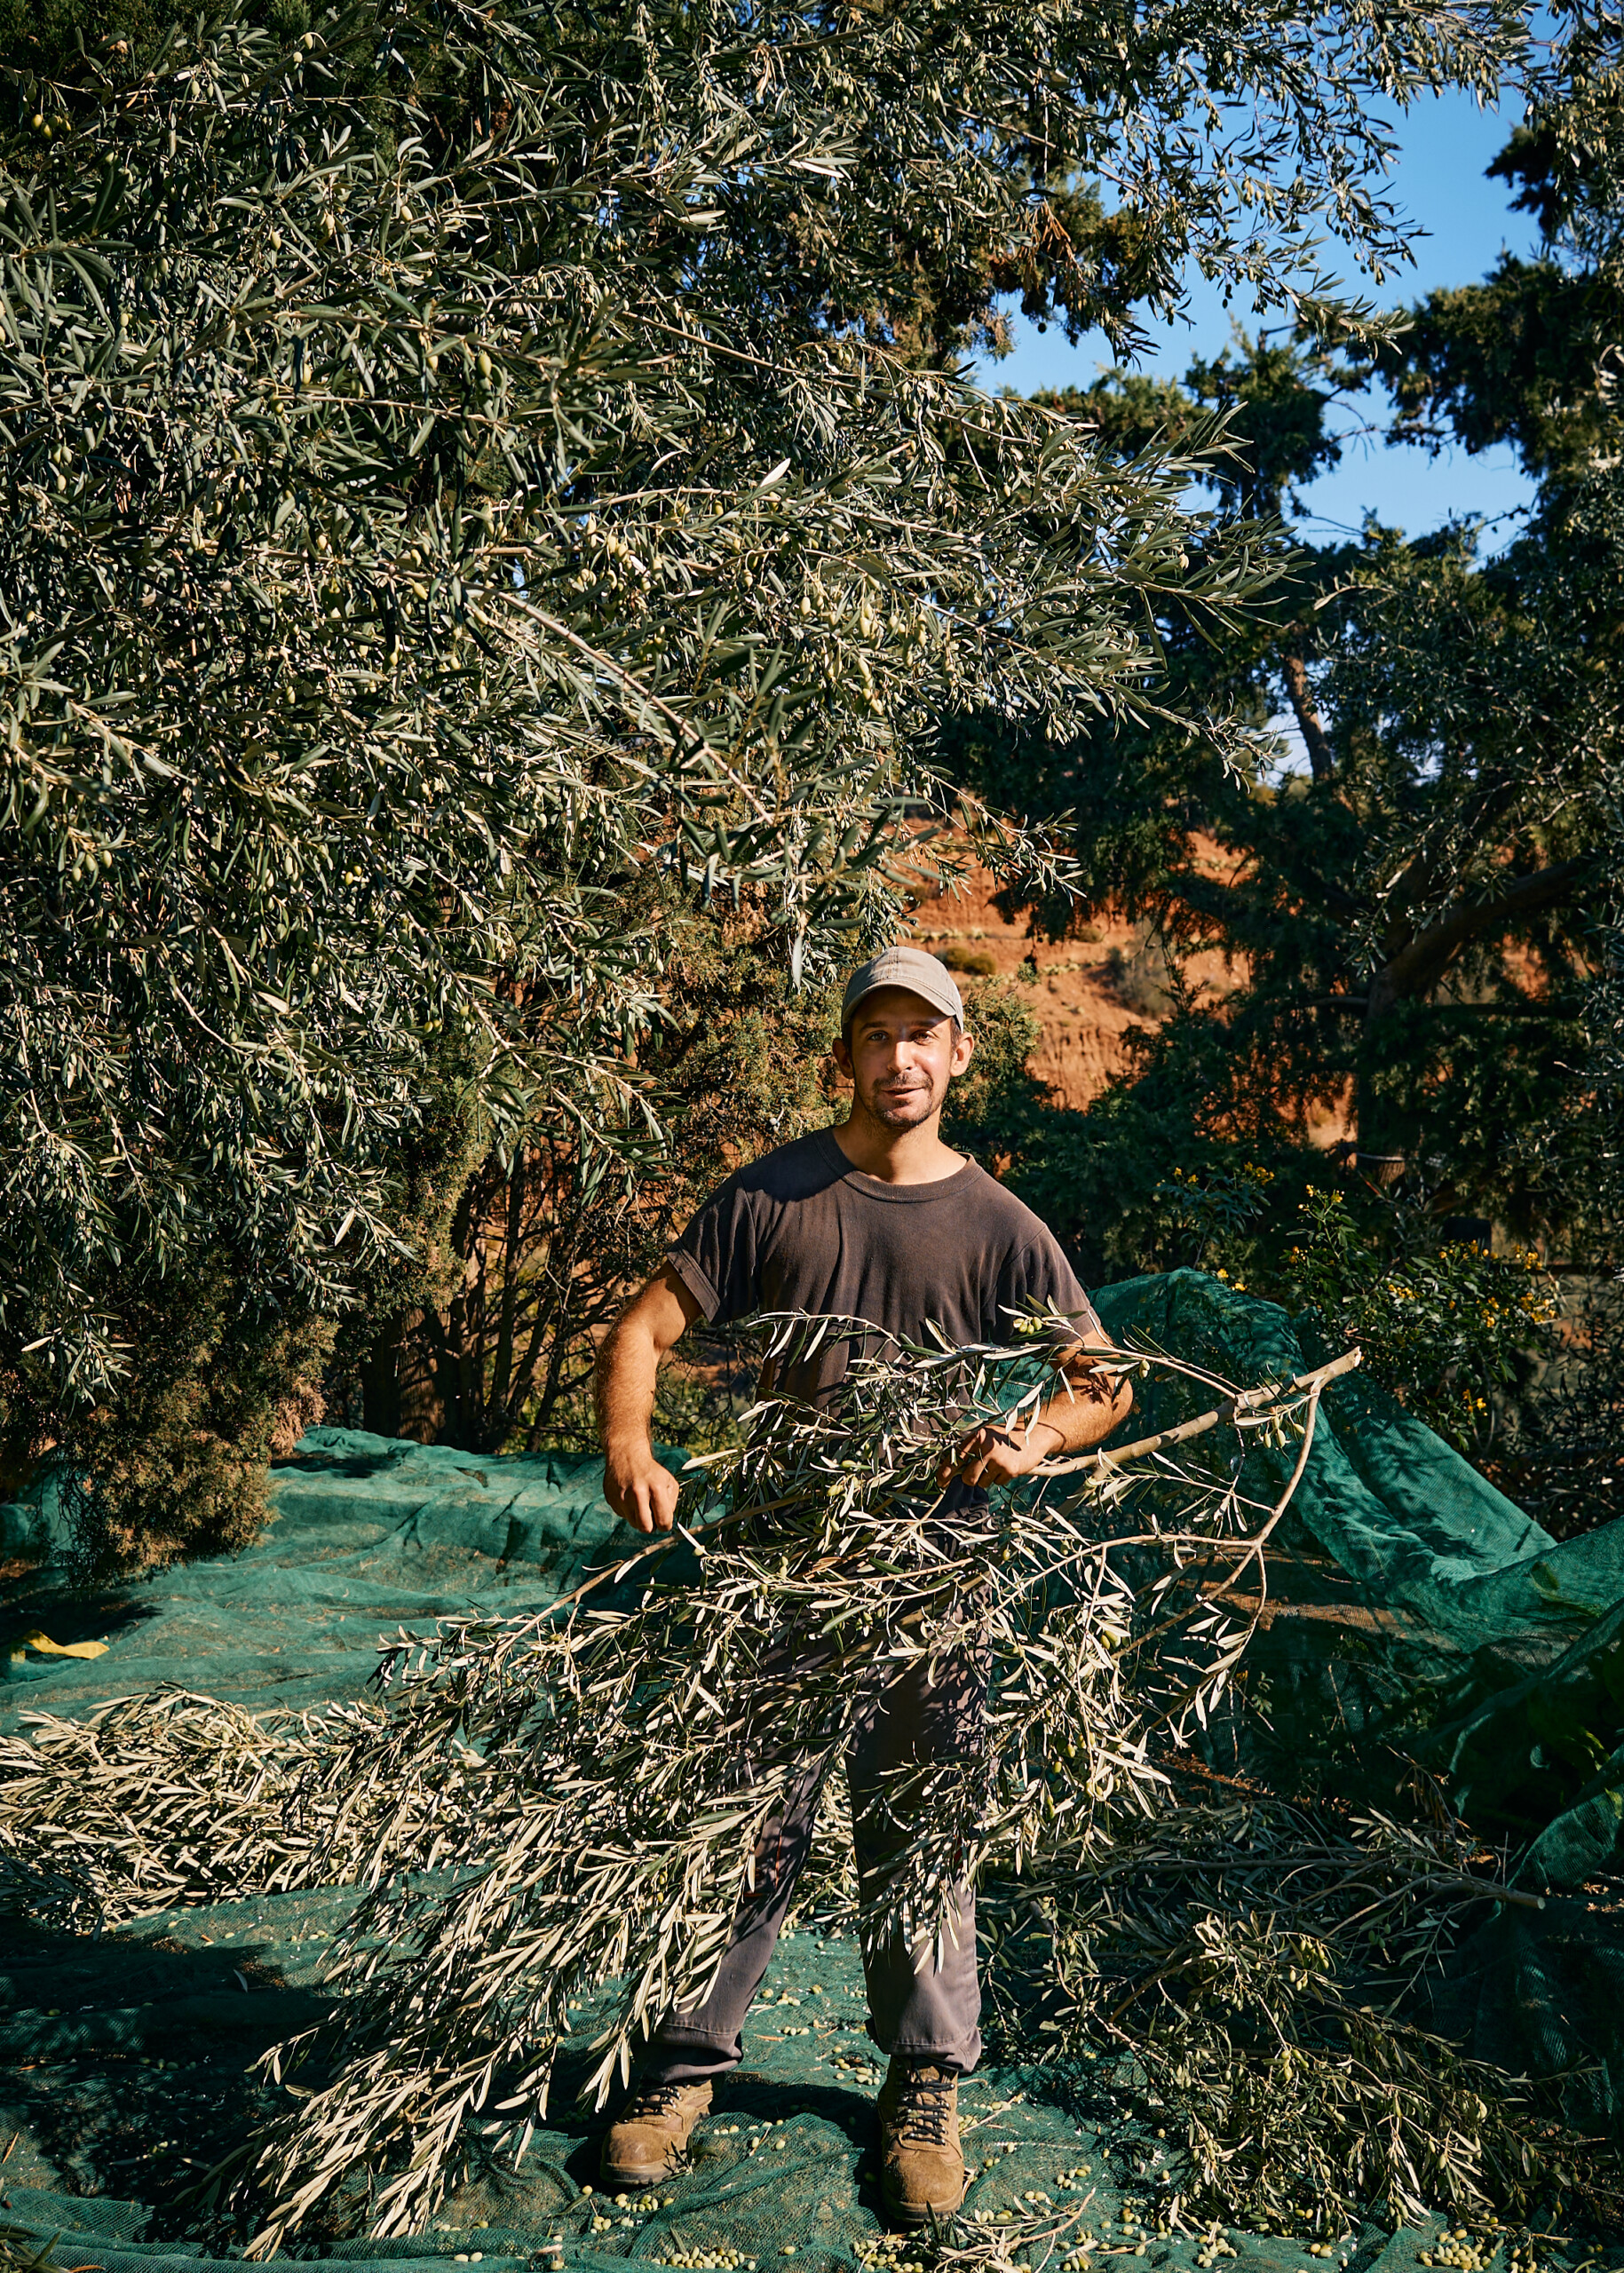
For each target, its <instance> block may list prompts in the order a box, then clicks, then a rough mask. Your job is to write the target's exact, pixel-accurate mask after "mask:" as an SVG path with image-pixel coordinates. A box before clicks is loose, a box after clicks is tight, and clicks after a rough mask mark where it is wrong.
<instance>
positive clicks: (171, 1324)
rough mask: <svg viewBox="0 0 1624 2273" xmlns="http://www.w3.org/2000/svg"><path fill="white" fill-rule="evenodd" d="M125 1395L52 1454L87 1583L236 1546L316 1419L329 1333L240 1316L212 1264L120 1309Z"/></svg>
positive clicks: (255, 1523)
mask: <svg viewBox="0 0 1624 2273" xmlns="http://www.w3.org/2000/svg"><path fill="white" fill-rule="evenodd" d="M127 1317H128V1326H127V1327H126V1331H128V1332H130V1333H131V1334H132V1335H133V1336H134V1337H135V1340H134V1344H133V1346H132V1347H131V1350H130V1352H129V1370H128V1376H127V1378H128V1383H129V1386H128V1388H127V1390H125V1393H124V1394H123V1396H122V1397H120V1398H117V1399H116V1400H109V1401H107V1402H104V1403H102V1404H100V1405H99V1406H94V1407H92V1408H91V1410H90V1411H89V1412H88V1413H86V1414H83V1415H81V1416H75V1426H74V1428H73V1429H72V1431H71V1433H70V1435H69V1436H68V1437H67V1440H66V1442H65V1443H64V1444H63V1445H61V1446H60V1447H59V1450H58V1453H57V1455H56V1457H57V1460H58V1461H59V1462H60V1463H61V1464H62V1466H63V1468H64V1469H65V1474H64V1477H63V1485H64V1500H65V1503H66V1507H67V1516H68V1520H69V1523H70V1525H71V1527H72V1534H73V1548H72V1555H73V1560H74V1562H75V1565H76V1566H77V1569H78V1571H79V1572H80V1575H81V1576H82V1577H83V1580H85V1581H86V1582H88V1583H98V1582H101V1581H104V1580H107V1579H108V1578H110V1577H113V1576H115V1575H116V1574H117V1573H119V1572H123V1571H130V1570H140V1569H143V1568H150V1567H151V1566H153V1565H154V1564H163V1563H170V1562H173V1561H175V1560H177V1559H178V1557H180V1556H187V1555H218V1554H220V1553H222V1552H227V1551H229V1550H230V1549H232V1548H239V1547H244V1546H246V1545H247V1544H248V1542H249V1540H251V1539H252V1538H253V1536H254V1534H255V1532H257V1530H258V1529H259V1528H260V1526H261V1525H262V1524H263V1523H264V1522H265V1517H266V1514H267V1511H268V1503H267V1500H266V1493H265V1485H266V1471H267V1467H268V1463H269V1462H270V1461H272V1460H273V1459H276V1458H282V1459H285V1458H286V1457H287V1455H288V1454H289V1453H290V1452H291V1451H292V1450H293V1447H294V1445H295V1444H296V1443H297V1440H298V1438H299V1437H300V1436H301V1435H302V1434H303V1433H304V1431H305V1429H306V1428H308V1427H309V1426H310V1425H311V1423H312V1422H316V1421H319V1420H321V1417H322V1414H323V1411H324V1401H323V1398H322V1394H321V1377H322V1373H323V1369H324V1366H325V1364H326V1360H327V1358H328V1355H329V1350H331V1347H332V1341H333V1328H332V1327H331V1326H330V1325H329V1324H328V1323H326V1322H325V1321H323V1320H321V1319H299V1320H297V1321H294V1322H290V1323H285V1324H284V1323H282V1322H281V1321H279V1320H275V1319H271V1320H266V1319H263V1318H260V1319H256V1318H254V1317H252V1316H251V1314H250V1315H249V1316H245V1315H244V1314H243V1311H242V1306H241V1303H240V1298H239V1294H238V1288H237V1286H236V1284H235V1282H234V1277H233V1274H232V1273H231V1271H230V1270H229V1269H228V1268H227V1267H226V1265H225V1264H224V1263H220V1264H218V1265H213V1266H210V1264H208V1263H205V1264H204V1265H203V1267H202V1271H200V1272H199V1273H198V1274H197V1275H196V1276H194V1278H193V1279H191V1280H190V1281H189V1282H188V1284H187V1286H186V1287H185V1288H184V1289H182V1288H176V1287H163V1288H162V1290H161V1292H160V1297H159V1299H158V1300H156V1301H154V1302H153V1303H147V1304H140V1305H136V1304H131V1308H130V1311H129V1312H128V1313H127Z"/></svg>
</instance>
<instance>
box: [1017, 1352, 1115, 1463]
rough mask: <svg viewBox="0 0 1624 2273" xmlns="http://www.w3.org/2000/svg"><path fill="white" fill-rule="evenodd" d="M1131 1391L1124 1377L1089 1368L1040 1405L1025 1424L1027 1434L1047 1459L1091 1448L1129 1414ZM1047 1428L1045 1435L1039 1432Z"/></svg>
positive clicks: (1101, 1441)
mask: <svg viewBox="0 0 1624 2273" xmlns="http://www.w3.org/2000/svg"><path fill="white" fill-rule="evenodd" d="M1132 1408H1133V1391H1132V1390H1131V1389H1130V1388H1129V1385H1128V1382H1127V1379H1126V1377H1118V1378H1113V1376H1111V1375H1110V1374H1105V1373H1103V1372H1100V1371H1098V1370H1092V1371H1090V1372H1089V1373H1086V1374H1081V1376H1080V1377H1079V1378H1078V1379H1076V1380H1074V1381H1071V1382H1068V1384H1067V1386H1066V1388H1065V1389H1062V1390H1059V1391H1058V1394H1057V1395H1055V1396H1054V1397H1051V1398H1050V1399H1049V1401H1048V1403H1047V1404H1046V1405H1042V1406H1039V1408H1038V1410H1037V1412H1036V1413H1034V1415H1033V1417H1032V1420H1031V1422H1030V1424H1029V1426H1028V1430H1027V1434H1028V1437H1035V1441H1036V1442H1037V1443H1039V1444H1041V1445H1042V1447H1043V1456H1044V1458H1045V1459H1046V1460H1058V1459H1059V1458H1060V1457H1061V1455H1062V1454H1063V1453H1086V1452H1091V1451H1092V1450H1093V1448H1094V1446H1095V1445H1098V1444H1103V1443H1104V1441H1105V1438H1106V1437H1108V1436H1109V1435H1110V1434H1111V1432H1112V1430H1113V1429H1115V1428H1117V1427H1119V1426H1120V1425H1121V1422H1124V1421H1126V1419H1127V1418H1128V1415H1129V1412H1130V1411H1131V1410H1132ZM1044 1431H1048V1432H1049V1433H1048V1434H1047V1435H1045V1434H1043V1433H1042V1432H1044Z"/></svg>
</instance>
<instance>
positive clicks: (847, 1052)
mask: <svg viewBox="0 0 1624 2273" xmlns="http://www.w3.org/2000/svg"><path fill="white" fill-rule="evenodd" d="M829 1056H830V1057H832V1058H833V1059H834V1061H835V1070H836V1073H844V1075H845V1077H846V1079H847V1081H850V1080H851V1078H852V1045H851V1043H850V1042H849V1041H847V1040H846V1038H845V1036H844V1034H836V1036H835V1039H834V1041H831V1042H830V1044H829Z"/></svg>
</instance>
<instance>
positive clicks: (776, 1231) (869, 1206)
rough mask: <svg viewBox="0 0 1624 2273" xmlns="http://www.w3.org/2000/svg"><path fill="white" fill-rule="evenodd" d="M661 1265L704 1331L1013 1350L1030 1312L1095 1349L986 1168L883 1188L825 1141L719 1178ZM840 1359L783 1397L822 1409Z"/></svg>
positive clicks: (1011, 1199)
mask: <svg viewBox="0 0 1624 2273" xmlns="http://www.w3.org/2000/svg"><path fill="white" fill-rule="evenodd" d="M669 1261H670V1264H671V1268H672V1269H673V1270H674V1271H676V1273H677V1277H678V1278H679V1279H681V1280H682V1282H683V1284H684V1286H685V1287H687V1289H688V1291H689V1293H690V1294H691V1295H693V1298H694V1300H695V1302H697V1303H698V1304H699V1306H700V1308H701V1311H703V1312H704V1315H705V1317H706V1318H707V1319H709V1320H710V1321H711V1322H712V1324H715V1325H725V1324H728V1323H729V1322H731V1321H732V1320H733V1319H741V1318H748V1317H749V1316H751V1315H752V1313H754V1312H755V1311H804V1312H806V1313H807V1314H808V1315H810V1316H813V1317H819V1318H855V1319H866V1320H867V1322H868V1323H869V1324H870V1325H872V1326H875V1327H878V1328H879V1329H880V1331H881V1334H885V1335H890V1334H897V1335H900V1336H902V1337H903V1338H905V1339H907V1340H908V1341H911V1342H930V1341H931V1339H932V1337H931V1335H930V1334H928V1333H927V1331H926V1329H927V1327H928V1326H929V1325H930V1324H931V1322H934V1323H935V1324H936V1325H937V1326H939V1327H940V1328H941V1330H942V1332H943V1333H944V1334H946V1335H947V1340H948V1342H950V1343H951V1344H952V1345H953V1346H954V1347H955V1348H963V1347H964V1346H965V1345H966V1344H967V1343H970V1342H1010V1341H1012V1340H1013V1339H1014V1338H1015V1336H1014V1334H1013V1333H1012V1330H1011V1329H1012V1314H1013V1313H1018V1312H1022V1311H1029V1310H1030V1309H1031V1307H1032V1304H1033V1303H1034V1302H1035V1303H1041V1304H1042V1306H1043V1307H1044V1308H1045V1309H1048V1310H1054V1311H1060V1312H1061V1313H1063V1314H1064V1315H1065V1316H1066V1317H1067V1318H1070V1319H1074V1320H1075V1321H1076V1324H1077V1326H1078V1327H1079V1330H1080V1334H1081V1338H1082V1339H1084V1340H1086V1341H1097V1342H1104V1341H1105V1339H1106V1335H1105V1331H1104V1329H1103V1327H1101V1325H1100V1323H1099V1320H1098V1319H1097V1317H1096V1316H1095V1314H1094V1311H1093V1309H1092V1307H1091V1305H1090V1303H1089V1298H1088V1296H1087V1295H1086V1294H1085V1293H1084V1292H1083V1290H1082V1288H1081V1286H1080V1285H1079V1284H1078V1281H1077V1277H1076V1273H1075V1272H1074V1271H1073V1269H1072V1267H1071V1265H1070V1263H1067V1261H1066V1256H1065V1255H1064V1254H1063V1253H1062V1252H1061V1249H1060V1245H1059V1242H1058V1239H1056V1238H1055V1235H1054V1233H1053V1232H1051V1231H1050V1229H1049V1227H1048V1225H1047V1224H1044V1223H1042V1221H1041V1220H1040V1218H1039V1217H1037V1216H1034V1214H1033V1212H1032V1210H1031V1208H1027V1207H1025V1206H1023V1204H1022V1203H1021V1201H1020V1200H1017V1199H1016V1197H1015V1195H1014V1193H1013V1192H1006V1191H1005V1190H1004V1188H1003V1186H1002V1184H999V1183H997V1182H996V1181H995V1179H994V1177H992V1176H988V1175H987V1173H986V1169H985V1168H978V1167H977V1165H976V1163H975V1162H974V1161H973V1160H968V1161H966V1162H965V1164H964V1166H963V1168H960V1169H958V1170H957V1172H956V1173H955V1174H954V1175H953V1176H944V1177H943V1178H942V1179H941V1180H940V1182H939V1183H937V1184H883V1183H881V1181H880V1179H879V1178H878V1177H877V1176H865V1175H863V1174H862V1172H861V1170H860V1169H858V1168H853V1167H852V1164H851V1162H850V1161H849V1160H847V1158H846V1156H845V1154H844V1152H842V1151H841V1149H840V1146H839V1144H837V1143H836V1139H835V1137H834V1133H833V1131H832V1130H830V1129H818V1130H816V1131H815V1132H814V1133H813V1134H812V1136H810V1137H799V1138H797V1139H796V1142H795V1143H794V1144H781V1145H780V1146H779V1148H778V1149H777V1151H776V1152H768V1153H767V1154H766V1155H765V1156H764V1158H763V1159H761V1160H756V1161H753V1162H752V1163H751V1165H750V1166H749V1168H741V1169H740V1170H739V1171H738V1173H737V1175H735V1176H729V1177H728V1179H727V1182H726V1183H725V1184H723V1186H722V1187H721V1189H720V1190H719V1191H718V1192H715V1193H714V1194H713V1195H712V1196H711V1198H710V1199H709V1200H707V1201H706V1202H705V1204H704V1206H703V1207H702V1208H700V1210H699V1211H698V1213H697V1214H696V1215H695V1216H694V1217H693V1221H692V1222H691V1223H690V1224H689V1225H688V1227H687V1229H686V1230H685V1232H683V1235H682V1237H681V1238H680V1239H678V1240H677V1244H676V1246H675V1247H672V1248H671V1249H670V1251H669ZM845 1355H846V1352H845V1346H844V1344H836V1345H835V1346H834V1347H833V1348H832V1349H831V1348H830V1347H829V1346H828V1344H826V1345H825V1347H824V1348H823V1350H820V1352H819V1353H818V1355H817V1357H816V1358H814V1360H813V1362H812V1367H811V1368H810V1369H809V1372H808V1373H807V1374H805V1375H804V1376H803V1378H801V1379H793V1378H787V1379H786V1380H785V1381H784V1382H783V1383H782V1386H783V1388H784V1389H785V1390H788V1392H789V1393H790V1394H792V1395H796V1396H801V1397H805V1398H812V1399H818V1400H821V1399H823V1398H827V1397H828V1394H829V1392H830V1391H831V1390H833V1389H834V1388H835V1387H836V1384H837V1383H838V1382H839V1381H840V1379H841V1377H842V1375H843V1374H844V1371H845ZM800 1371H801V1369H800V1368H796V1372H797V1373H799V1372H800Z"/></svg>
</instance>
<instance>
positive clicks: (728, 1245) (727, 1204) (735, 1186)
mask: <svg viewBox="0 0 1624 2273" xmlns="http://www.w3.org/2000/svg"><path fill="white" fill-rule="evenodd" d="M757 1230H758V1227H757V1222H756V1211H755V1208H753V1207H752V1205H751V1195H750V1194H749V1192H746V1191H744V1190H743V1188H742V1187H741V1184H740V1181H739V1178H738V1177H737V1176H730V1177H729V1178H728V1180H727V1182H726V1183H725V1184H723V1185H722V1187H721V1189H720V1190H719V1191H717V1192H713V1193H712V1194H711V1196H710V1198H709V1200H706V1202H705V1204H704V1206H703V1207H702V1208H699V1209H697V1210H696V1212H695V1213H694V1215H693V1216H692V1217H691V1218H690V1220H689V1222H688V1224H687V1227H686V1229H685V1231H684V1232H683V1234H682V1236H681V1238H680V1239H677V1242H676V1244H675V1245H674V1246H672V1247H668V1248H667V1250H666V1258H665V1259H666V1261H667V1262H668V1263H669V1264H670V1266H671V1268H672V1270H673V1271H675V1272H676V1273H677V1277H678V1278H679V1279H681V1280H682V1283H683V1285H684V1286H685V1287H686V1288H687V1290H688V1292H689V1293H690V1294H691V1295H693V1299H694V1301H695V1302H696V1303H698V1304H699V1306H700V1309H701V1311H702V1312H703V1314H704V1316H705V1319H706V1320H707V1322H708V1323H709V1324H710V1325H712V1326H728V1325H731V1324H732V1322H733V1319H741V1318H749V1316H750V1315H751V1314H752V1313H753V1312H754V1311H758V1310H759V1309H760V1308H761V1287H760V1267H759V1253H758V1250H759V1239H758V1235H757Z"/></svg>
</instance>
